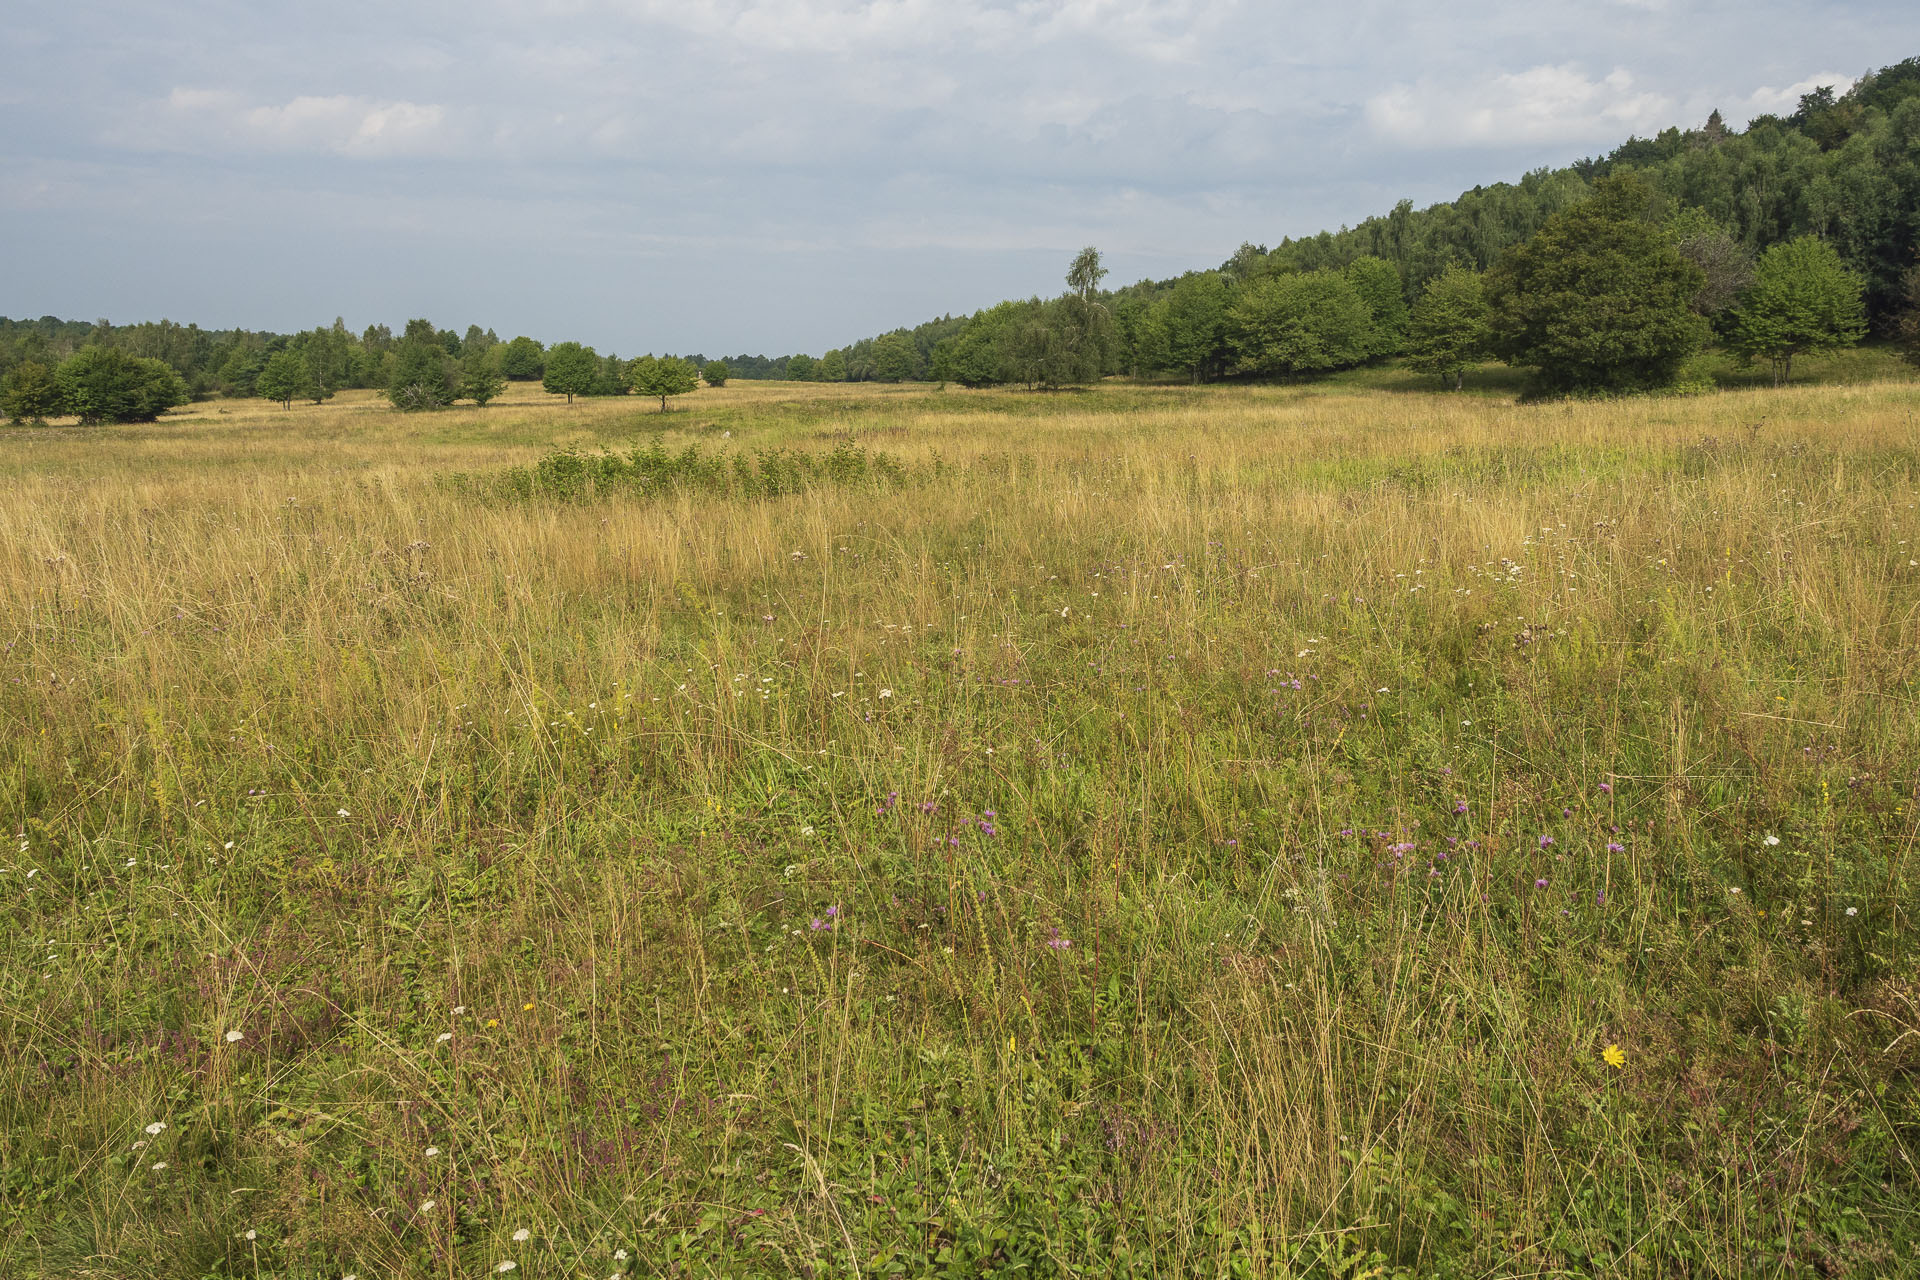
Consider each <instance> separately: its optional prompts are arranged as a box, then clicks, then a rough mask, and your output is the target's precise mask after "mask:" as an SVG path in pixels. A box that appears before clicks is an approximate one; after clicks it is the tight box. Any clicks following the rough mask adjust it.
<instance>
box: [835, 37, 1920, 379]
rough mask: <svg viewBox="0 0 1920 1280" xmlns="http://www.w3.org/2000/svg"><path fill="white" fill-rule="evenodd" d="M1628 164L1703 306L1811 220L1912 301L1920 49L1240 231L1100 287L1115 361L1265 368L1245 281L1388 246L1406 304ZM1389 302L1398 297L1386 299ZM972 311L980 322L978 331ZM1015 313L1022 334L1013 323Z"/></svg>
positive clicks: (916, 363)
mask: <svg viewBox="0 0 1920 1280" xmlns="http://www.w3.org/2000/svg"><path fill="white" fill-rule="evenodd" d="M1628 173H1631V174H1633V175H1635V176H1637V177H1638V178H1639V179H1640V180H1641V181H1642V182H1644V183H1645V184H1646V185H1647V186H1648V187H1649V188H1651V190H1652V192H1653V193H1654V199H1653V201H1652V202H1651V204H1652V206H1653V207H1650V208H1649V209H1647V210H1646V211H1645V214H1646V216H1647V217H1648V218H1650V219H1651V220H1653V221H1655V222H1657V223H1659V224H1661V225H1662V226H1663V228H1664V229H1665V230H1666V231H1667V232H1668V234H1669V235H1670V236H1671V238H1672V239H1673V240H1674V242H1675V243H1676V245H1678V246H1679V247H1680V249H1681V250H1682V252H1683V253H1684V254H1685V255H1686V256H1687V257H1688V258H1689V259H1690V260H1692V261H1694V262H1695V263H1696V265H1698V266H1699V267H1700V268H1701V270H1702V272H1703V273H1704V274H1705V275H1706V276H1707V277H1708V285H1709V287H1711V288H1714V289H1716V290H1717V291H1718V292H1717V293H1716V294H1715V295H1713V296H1711V297H1708V298H1705V299H1703V304H1704V307H1703V309H1704V310H1705V311H1706V312H1707V313H1709V314H1715V313H1724V312H1726V311H1727V310H1728V309H1729V308H1730V307H1731V306H1732V305H1733V303H1734V302H1735V301H1736V300H1737V297H1738V295H1739V292H1740V290H1741V289H1742V288H1744V287H1745V284H1746V283H1747V281H1748V280H1749V279H1750V277H1751V273H1752V271H1753V268H1754V266H1755V264H1756V262H1757V260H1758V258H1759V256H1760V255H1761V254H1763V253H1764V252H1765V251H1766V250H1767V249H1769V248H1771V247H1773V246H1775V245H1779V244H1784V243H1786V242H1788V241H1791V240H1793V239H1795V238H1797V237H1801V236H1808V235H1811V236H1817V237H1819V238H1821V239H1823V240H1825V241H1826V242H1827V243H1829V244H1831V245H1832V246H1833V248H1834V249H1835V250H1836V251H1837V252H1838V254H1839V256H1840V259H1841V261H1842V262H1843V263H1844V264H1845V265H1846V266H1847V267H1848V268H1849V269H1850V270H1851V271H1853V272H1854V273H1856V274H1857V275H1858V276H1859V277H1860V279H1861V280H1862V282H1863V286H1864V289H1863V292H1864V301H1865V304H1866V309H1867V315H1868V318H1869V321H1870V323H1871V325H1872V327H1873V329H1874V330H1875V331H1877V332H1880V333H1883V334H1891V333H1892V332H1893V330H1894V328H1895V327H1896V325H1897V324H1898V322H1899V319H1900V317H1901V316H1902V314H1903V313H1904V312H1905V310H1906V309H1907V308H1908V306H1909V305H1910V303H1909V302H1908V301H1907V298H1908V293H1909V290H1910V288H1911V285H1910V284H1909V282H1908V279H1907V277H1908V273H1909V272H1910V271H1911V270H1912V269H1913V267H1914V265H1915V248H1916V244H1917V243H1920V58H1909V59H1907V60H1906V61H1904V62H1901V63H1898V64H1896V65H1893V66H1889V67H1886V68H1884V69H1882V70H1880V71H1877V72H1874V73H1871V74H1869V75H1867V76H1865V77H1863V78H1862V79H1861V80H1859V81H1858V82H1857V83H1855V84H1854V85H1853V86H1852V87H1851V88H1848V89H1847V90H1846V91H1845V92H1843V93H1841V92H1836V90H1835V88H1821V89H1818V90H1816V91H1815V92H1813V93H1810V94H1807V95H1806V96H1805V97H1803V98H1802V99H1801V100H1800V104H1799V107H1798V109H1797V110H1796V111H1795V112H1794V113H1793V114H1792V115H1790V116H1786V117H1778V116H1761V117H1758V118H1756V119H1754V120H1752V121H1751V122H1749V124H1748V125H1747V127H1746V128H1745V129H1744V130H1739V131H1736V130H1733V129H1730V128H1728V127H1727V126H1726V124H1725V123H1724V122H1723V121H1722V120H1721V118H1720V114H1719V113H1718V112H1717V111H1716V112H1714V113H1713V115H1712V116H1711V117H1710V118H1709V119H1708V120H1707V121H1706V122H1705V123H1704V124H1702V125H1700V126H1699V127H1698V128H1693V129H1686V130H1682V129H1680V128H1677V127H1676V128H1669V129H1667V130H1665V131H1663V132H1661V133H1660V134H1659V135H1657V136H1656V137H1653V138H1631V139H1629V140H1628V141H1627V142H1626V143H1624V144H1623V145H1621V146H1620V147H1617V148H1616V149H1615V150H1614V151H1612V152H1611V153H1609V154H1608V155H1606V156H1604V157H1600V158H1597V159H1589V160H1583V161H1580V162H1578V163H1576V164H1571V165H1568V166H1566V167H1565V168H1560V169H1542V170H1537V171H1535V172H1533V173H1529V174H1527V175H1525V176H1524V177H1522V178H1521V179H1520V180H1519V181H1517V182H1512V183H1505V182H1503V183H1496V184H1494V185H1492V186H1485V187H1475V188H1474V189H1473V190H1471V191H1467V192H1464V193H1463V194H1461V195H1460V196H1459V198H1457V199H1455V200H1450V201H1447V202H1444V203H1441V204H1436V205H1433V206H1431V207H1429V208H1426V209H1415V208H1414V207H1413V205H1412V203H1411V202H1410V201H1404V200H1403V201H1401V202H1400V203H1399V204H1398V205H1396V206H1395V207H1394V208H1393V209H1392V210H1391V211H1389V212H1387V213H1385V214H1382V215H1380V216H1378V217H1373V218H1368V219H1367V220H1365V221H1364V222H1361V223H1360V224H1359V225H1358V226H1354V227H1346V228H1342V229H1341V230H1339V231H1325V232H1321V233H1320V234H1318V235H1315V236H1309V237H1306V238H1303V239H1298V240H1294V239H1285V240H1282V241H1281V242H1280V243H1279V245H1278V246H1276V247H1274V248H1271V249H1269V248H1268V247H1267V246H1265V245H1260V244H1253V243H1247V244H1243V245H1242V246H1241V247H1240V249H1239V251H1238V252H1236V253H1235V254H1234V255H1233V256H1232V257H1231V258H1229V259H1228V260H1227V261H1226V262H1224V263H1222V264H1220V266H1218V267H1217V268H1214V269H1212V270H1210V271H1200V272H1193V273H1189V274H1188V275H1186V276H1183V277H1180V278H1179V279H1174V280H1143V281H1141V282H1139V283H1137V284H1133V285H1128V286H1126V287H1124V288H1120V289H1117V290H1113V291H1112V292H1110V293H1106V294H1103V295H1102V298H1103V300H1104V301H1105V302H1106V304H1107V305H1108V307H1109V310H1110V314H1111V318H1112V322H1113V326H1112V327H1113V333H1112V335H1111V339H1110V341H1109V343H1108V350H1107V354H1106V356H1105V367H1104V371H1105V372H1110V373H1111V372H1129V373H1141V374H1161V375H1179V374H1186V375H1188V376H1192V377H1195V378H1198V379H1205V378H1208V377H1212V376H1218V375H1222V374H1227V373H1231V372H1235V371H1236V369H1238V371H1240V372H1255V370H1251V369H1247V368H1245V367H1243V366H1244V365H1245V363H1246V362H1245V361H1244V360H1243V359H1241V358H1239V356H1238V355H1237V354H1236V352H1235V351H1234V350H1233V349H1232V345H1231V343H1230V342H1228V341H1227V340H1226V339H1225V337H1224V336H1223V335H1222V334H1219V333H1214V332H1211V329H1213V328H1218V322H1219V320H1220V318H1221V317H1224V315H1225V314H1226V313H1227V312H1229V311H1230V310H1231V308H1232V306H1233V305H1234V301H1235V299H1236V297H1238V296H1240V295H1242V294H1243V293H1244V292H1245V291H1247V290H1248V289H1251V288H1253V287H1255V286H1258V285H1260V284H1261V283H1262V282H1265V281H1271V280H1275V279H1278V278H1283V277H1288V276H1295V275H1305V274H1309V273H1314V272H1321V271H1333V272H1340V273H1343V274H1349V275H1351V274H1355V273H1356V272H1357V274H1359V275H1361V276H1363V277H1366V279H1365V280H1363V281H1356V282H1355V284H1356V285H1357V286H1358V288H1359V292H1361V293H1362V294H1367V293H1368V292H1369V290H1377V288H1378V287H1379V285H1380V283H1381V281H1382V280H1383V279H1384V278H1385V277H1383V276H1382V275H1381V272H1380V269H1379V267H1378V266H1376V265H1374V264H1376V263H1377V264H1384V265H1385V266H1386V267H1390V268H1391V269H1392V271H1393V273H1394V274H1395V275H1396V276H1397V277H1398V285H1399V296H1400V301H1401V303H1402V304H1404V305H1408V306H1410V305H1412V304H1414V303H1416V302H1418V300H1419V299H1420V298H1421V297H1422V296H1423V294H1424V293H1425V292H1426V290H1427V286H1428V285H1429V283H1430V282H1432V281H1434V280H1436V279H1437V278H1439V277H1440V276H1441V275H1442V274H1443V273H1444V272H1446V271H1447V269H1448V268H1449V267H1453V268H1457V269H1463V270H1468V271H1474V272H1480V271H1486V270H1488V269H1489V268H1491V267H1493V266H1494V265H1495V264H1496V263H1497V262H1498V261H1499V260H1500V259H1501V257H1502V255H1503V254H1505V253H1506V251H1507V250H1509V249H1511V248H1513V247H1514V246H1516V245H1519V244H1522V243H1524V242H1525V241H1527V240H1528V239H1529V238H1530V237H1532V236H1533V235H1534V234H1535V233H1536V232H1537V231H1539V230H1540V228H1541V227H1542V226H1543V225H1544V224H1545V223H1546V222H1547V220H1548V219H1549V218H1551V217H1552V216H1553V215H1555V214H1556V213H1560V212H1562V211H1563V210H1566V209H1568V208H1569V207H1571V206H1573V205H1575V204H1577V203H1579V202H1580V201H1582V200H1584V199H1585V198H1586V197H1587V196H1588V195H1589V193H1590V192H1591V190H1592V188H1593V184H1594V183H1595V182H1596V181H1598V180H1600V179H1602V178H1605V177H1608V176H1617V175H1622V174H1628ZM1321 291H1322V292H1323V293H1324V292H1327V290H1325V289H1324V288H1323V289H1322V290H1321ZM1373 297H1374V301H1375V302H1376V304H1377V303H1378V302H1380V301H1381V299H1379V298H1378V296H1377V294H1376V295H1373ZM1322 301H1323V302H1324V301H1325V300H1324V299H1322ZM1049 308H1053V309H1054V313H1053V316H1052V317H1051V318H1050V316H1049ZM1388 310H1389V312H1395V311H1396V309H1395V308H1394V307H1392V306H1391V305H1390V304H1389V306H1388ZM1396 314H1397V313H1396ZM1058 316H1059V311H1058V301H1057V300H1055V301H1051V302H1050V301H1047V300H1043V299H1040V298H1031V299H1027V300H1024V301H1018V300H1016V301H1010V302H1005V303H1001V304H1000V305H999V306H997V307H994V308H991V309H989V310H987V311H983V312H981V313H979V314H978V315H977V316H975V317H973V318H972V320H971V322H970V321H969V319H968V318H965V317H962V318H958V319H956V318H954V317H952V316H942V317H941V318H939V319H937V320H929V321H927V322H926V323H924V324H921V325H918V326H916V327H914V328H911V329H898V330H895V331H893V332H892V333H889V334H883V335H880V336H878V337H874V338H864V339H861V340H860V341H858V342H854V343H851V344H849V345H848V346H847V347H845V348H843V349H841V350H838V351H831V352H828V353H827V355H826V357H825V358H824V359H822V360H821V361H820V362H819V363H818V365H816V366H815V368H814V371H813V374H812V376H814V377H816V378H820V379H823V380H831V379H832V378H834V377H835V376H836V375H838V376H843V377H846V378H849V379H855V380H858V379H863V378H872V379H877V380H881V381H889V380H896V379H908V378H923V377H935V378H948V379H954V380H959V381H970V380H972V379H973V378H974V377H976V376H981V375H982V373H983V368H984V366H983V365H981V364H980V363H979V362H977V361H976V362H974V363H972V364H970V363H969V357H970V356H977V355H978V354H979V351H980V349H981V348H982V347H984V346H986V345H988V344H989V342H990V341H997V342H998V344H999V345H1000V346H1001V347H1002V348H1003V349H1006V348H1018V347H1022V346H1024V347H1025V348H1026V349H1027V350H1028V353H1029V356H1030V357H1031V355H1032V354H1033V351H1034V349H1035V348H1036V347H1044V346H1045V345H1046V343H1047V337H1046V331H1047V330H1049V329H1056V328H1057V327H1058V324H1057V321H1058ZM1349 319H1351V317H1349ZM970 323H971V325H972V328H973V331H974V334H975V336H974V337H973V338H972V339H969V338H968V337H966V334H967V331H968V329H969V324H970ZM1397 324H1398V320H1397V319H1396V318H1394V317H1393V316H1390V317H1389V319H1388V326H1387V327H1388V329H1389V333H1388V334H1387V335H1386V337H1385V341H1386V342H1387V344H1388V345H1389V346H1391V347H1396V348H1397V346H1398V344H1400V343H1401V342H1403V341H1404V337H1405V335H1404V333H1398V332H1392V330H1393V329H1394V328H1395V326H1396V325H1397ZM1021 330H1025V331H1026V334H1025V337H1020V336H1014V337H1008V336H1007V335H1008V334H1009V333H1014V334H1016V335H1018V333H1019V331H1021ZM1196 331H1197V332H1196ZM989 333H991V334H992V335H993V338H992V339H989V338H988V337H987V335H988V334H989ZM1345 350H1347V351H1348V352H1349V353H1350V354H1353V355H1355V356H1357V357H1359V358H1367V357H1369V356H1373V355H1378V354H1380V351H1381V348H1380V340H1378V339H1376V340H1375V342H1374V344H1373V346H1372V347H1371V348H1367V344H1366V343H1365V342H1361V343H1360V344H1359V345H1358V347H1356V346H1355V345H1354V344H1352V343H1348V344H1347V345H1346V347H1345ZM1040 363H1045V355H1044V352H1041V353H1040ZM1018 366H1019V361H1018V360H1007V359H1001V360H1000V361H999V362H998V367H995V368H993V369H991V371H990V373H988V374H987V376H988V380H994V381H1021V380H1023V379H1022V377H1021V369H1020V368H1019V367H1018Z"/></svg>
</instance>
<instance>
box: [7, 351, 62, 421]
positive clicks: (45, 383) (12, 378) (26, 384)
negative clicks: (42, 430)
mask: <svg viewBox="0 0 1920 1280" xmlns="http://www.w3.org/2000/svg"><path fill="white" fill-rule="evenodd" d="M0 412H4V413H5V414H6V415H7V416H8V417H9V418H12V419H13V420H14V421H15V422H32V423H36V424H38V423H44V422H45V421H46V420H47V419H48V418H50V417H52V416H54V415H55V414H57V413H59V412H60V388H59V386H58V385H57V384H56V383H55V382H54V380H53V370H51V369H49V368H47V366H45V365H44V364H41V363H40V362H39V361H38V360H23V361H21V362H20V363H19V364H17V365H15V366H14V367H13V368H12V369H11V370H9V371H8V373H7V377H6V380H5V381H4V382H0Z"/></svg>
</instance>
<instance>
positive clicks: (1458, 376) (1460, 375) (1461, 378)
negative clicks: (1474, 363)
mask: <svg viewBox="0 0 1920 1280" xmlns="http://www.w3.org/2000/svg"><path fill="white" fill-rule="evenodd" d="M1466 385H1467V371H1466V370H1465V369H1455V370H1454V371H1453V389H1454V390H1455V391H1462V390H1465V388H1466Z"/></svg>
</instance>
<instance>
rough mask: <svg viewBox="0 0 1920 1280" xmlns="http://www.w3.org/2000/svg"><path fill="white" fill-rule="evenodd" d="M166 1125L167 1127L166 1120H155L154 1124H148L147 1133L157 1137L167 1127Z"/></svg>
mask: <svg viewBox="0 0 1920 1280" xmlns="http://www.w3.org/2000/svg"><path fill="white" fill-rule="evenodd" d="M166 1127H167V1122H166V1121H164V1120H155V1121H154V1122H153V1123H152V1124H150V1125H148V1126H147V1135H148V1136H149V1137H154V1138H157V1137H159V1136H160V1134H161V1133H162V1132H163V1131H164V1130H165V1129H166Z"/></svg>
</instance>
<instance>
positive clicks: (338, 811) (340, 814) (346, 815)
mask: <svg viewBox="0 0 1920 1280" xmlns="http://www.w3.org/2000/svg"><path fill="white" fill-rule="evenodd" d="M333 812H334V816H335V817H340V818H351V817H352V816H353V815H352V814H350V813H348V812H347V811H346V810H345V809H335V810H334V811H333Z"/></svg>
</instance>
